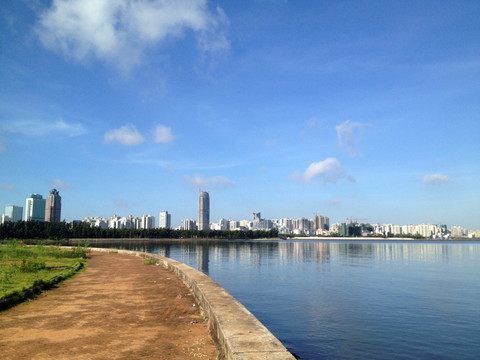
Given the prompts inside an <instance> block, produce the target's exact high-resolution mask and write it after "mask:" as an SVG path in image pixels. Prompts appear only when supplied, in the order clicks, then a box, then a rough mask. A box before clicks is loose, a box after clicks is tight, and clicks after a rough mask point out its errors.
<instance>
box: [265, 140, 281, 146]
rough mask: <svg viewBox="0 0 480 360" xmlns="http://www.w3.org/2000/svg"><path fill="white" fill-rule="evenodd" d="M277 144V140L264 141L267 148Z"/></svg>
mask: <svg viewBox="0 0 480 360" xmlns="http://www.w3.org/2000/svg"><path fill="white" fill-rule="evenodd" d="M277 144H278V139H268V140H265V146H267V147H273V146H276V145H277Z"/></svg>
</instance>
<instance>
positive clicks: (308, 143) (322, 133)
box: [0, 0, 480, 229]
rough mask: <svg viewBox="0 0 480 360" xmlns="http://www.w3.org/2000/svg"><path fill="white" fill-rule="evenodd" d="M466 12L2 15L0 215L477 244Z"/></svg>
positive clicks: (448, 7) (16, 4)
mask: <svg viewBox="0 0 480 360" xmlns="http://www.w3.org/2000/svg"><path fill="white" fill-rule="evenodd" d="M479 139H480V3H479V2H477V1H458V0H455V1H275V0H262V1H260V0H258V1H241V2H239V1H217V2H213V1H194V0H186V1H177V0H175V1H173V0H172V1H170V0H163V1H161V0H150V1H147V0H136V1H133V0H117V1H107V0H72V1H67V0H55V1H31V0H28V1H27V0H25V1H9V2H6V3H5V4H2V7H1V8H0V169H1V171H0V200H1V201H0V206H4V205H7V204H18V205H22V206H24V203H25V198H26V197H28V196H29V195H30V194H31V193H40V194H43V195H44V196H46V195H47V194H48V192H49V190H50V189H51V188H53V187H56V188H57V189H59V190H60V194H61V196H62V218H65V219H66V220H67V221H71V220H75V219H82V218H83V217H85V216H104V217H108V216H111V215H113V214H114V213H116V214H118V215H121V216H126V215H129V214H133V215H137V216H141V215H142V214H147V213H150V214H152V215H154V216H156V217H158V212H159V211H162V210H168V211H169V212H170V213H172V223H173V225H174V226H177V225H179V224H180V221H181V220H182V219H185V218H194V219H195V218H197V216H198V214H197V212H198V189H199V188H202V189H206V190H209V191H210V202H211V221H217V220H218V219H219V218H221V217H223V218H227V219H237V220H241V219H250V218H251V214H252V212H257V211H260V212H261V213H262V216H263V217H266V218H280V217H292V218H299V217H308V218H311V217H312V216H313V215H314V214H321V215H327V216H329V217H330V221H331V222H332V223H333V222H337V221H343V220H344V219H345V218H350V217H353V218H358V219H368V220H367V221H369V222H372V223H377V222H378V223H396V224H408V223H423V222H430V223H436V224H444V223H445V224H447V225H448V226H453V225H460V226H464V227H467V228H472V229H475V228H480V223H479V215H480V161H479V160H480V145H479Z"/></svg>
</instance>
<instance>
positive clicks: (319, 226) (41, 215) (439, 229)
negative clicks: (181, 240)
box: [1, 189, 480, 239]
mask: <svg viewBox="0 0 480 360" xmlns="http://www.w3.org/2000/svg"><path fill="white" fill-rule="evenodd" d="M23 210H24V209H23V207H21V206H18V205H7V206H5V213H4V214H3V215H2V217H1V222H2V224H3V223H4V222H6V221H13V222H15V221H21V220H23V219H25V220H26V221H30V220H38V221H60V218H61V210H62V198H61V196H60V194H59V192H58V191H57V190H56V189H52V190H51V191H50V194H49V195H48V196H47V198H46V199H44V198H43V197H42V195H39V194H32V195H30V197H29V198H27V199H26V203H25V212H24V211H23ZM156 220H157V219H156V218H155V216H152V215H143V216H141V217H137V216H132V215H130V216H126V217H120V216H118V215H113V216H111V217H110V218H108V219H106V218H102V217H86V218H84V219H83V220H82V221H83V222H86V223H89V224H90V225H91V226H98V227H100V228H112V229H154V228H157V227H158V228H165V229H171V228H172V227H171V214H170V213H169V212H168V211H161V212H160V213H159V217H158V226H157V221H156ZM175 229H177V230H232V231H233V230H272V229H277V230H278V233H279V234H294V235H306V236H329V235H335V236H354V237H360V236H402V235H413V236H415V235H420V236H422V237H425V238H432V239H449V238H462V237H465V238H466V237H468V238H480V230H476V231H472V230H467V229H464V228H462V227H459V226H453V227H452V228H451V229H450V231H449V230H448V229H447V225H440V226H437V225H434V224H419V225H403V226H400V225H394V224H382V225H381V224H375V225H371V224H358V223H357V222H352V221H350V223H348V222H347V221H345V222H343V223H336V224H332V225H331V226H330V219H329V218H328V217H327V216H323V215H315V216H314V217H313V218H312V219H307V218H303V217H302V218H299V219H291V218H281V219H273V220H270V219H264V218H262V215H261V213H260V212H255V213H253V216H252V219H251V220H240V221H237V220H227V219H223V218H222V219H220V220H219V221H218V222H210V195H209V193H208V191H201V190H200V191H199V196H198V220H197V219H185V220H183V221H182V224H181V225H180V226H178V227H177V228H175Z"/></svg>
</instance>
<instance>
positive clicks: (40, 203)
mask: <svg viewBox="0 0 480 360" xmlns="http://www.w3.org/2000/svg"><path fill="white" fill-rule="evenodd" d="M30 220H37V221H45V199H44V198H43V197H42V195H39V194H32V195H30V197H29V198H27V202H26V204H25V221H30Z"/></svg>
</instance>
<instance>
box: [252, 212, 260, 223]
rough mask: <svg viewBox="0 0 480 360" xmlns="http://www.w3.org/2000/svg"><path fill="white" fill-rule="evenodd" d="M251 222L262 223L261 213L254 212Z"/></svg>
mask: <svg viewBox="0 0 480 360" xmlns="http://www.w3.org/2000/svg"><path fill="white" fill-rule="evenodd" d="M253 221H262V213H259V212H254V213H253Z"/></svg>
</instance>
